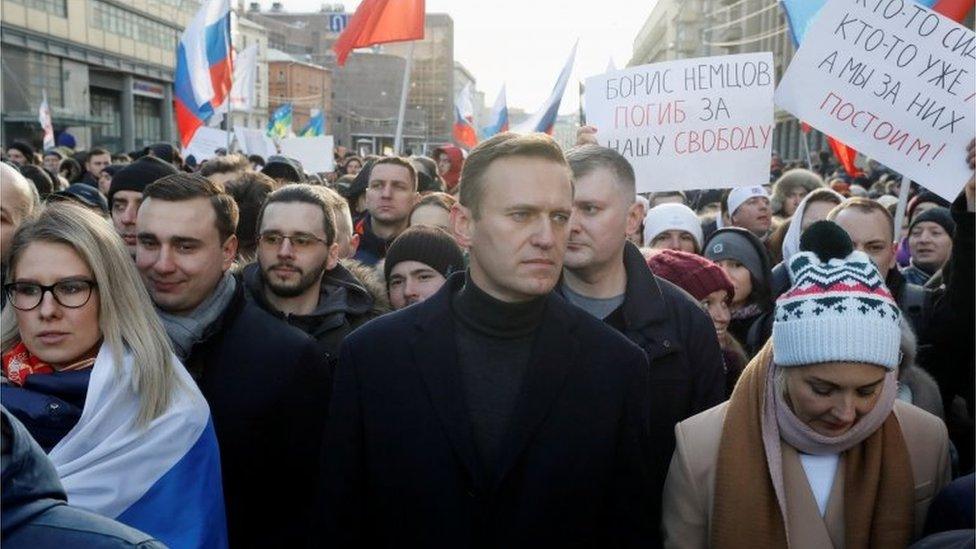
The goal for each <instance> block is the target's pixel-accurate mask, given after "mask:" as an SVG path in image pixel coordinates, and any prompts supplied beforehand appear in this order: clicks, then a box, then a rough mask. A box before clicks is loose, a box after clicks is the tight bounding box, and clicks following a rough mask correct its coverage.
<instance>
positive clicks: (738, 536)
mask: <svg viewBox="0 0 976 549" xmlns="http://www.w3.org/2000/svg"><path fill="white" fill-rule="evenodd" d="M845 235H846V233H845V232H844V231H843V230H842V229H840V228H839V227H837V226H836V225H834V224H833V223H831V222H826V221H824V222H820V223H818V224H817V225H814V226H812V227H811V228H810V229H808V231H807V233H806V234H804V240H805V241H807V242H810V245H808V246H804V249H808V250H810V251H804V252H800V253H798V254H796V255H795V256H794V257H793V258H792V259H791V260H790V264H789V267H790V273H791V277H792V279H793V282H794V283H793V286H792V288H790V290H789V291H788V292H787V293H786V294H784V295H783V296H782V297H781V298H780V299H779V300H778V301H777V303H776V313H775V324H774V329H773V338H772V340H771V341H770V342H769V343H768V344H767V345H766V346H765V347H764V348H763V350H762V352H761V353H760V354H759V355H758V356H756V358H754V359H753V361H752V362H751V363H750V364H749V365H748V366H747V367H746V369H745V371H744V372H743V373H742V376H741V377H740V378H739V383H738V384H737V385H736V387H735V390H734V391H733V393H732V397H731V399H730V400H729V401H728V402H725V403H723V404H721V405H719V406H716V407H715V408H712V409H710V410H707V411H705V412H702V413H700V414H698V415H696V416H693V417H692V418H690V419H688V420H685V421H683V422H681V423H679V424H678V426H677V427H676V428H675V433H676V438H677V447H676V450H675V453H674V457H673V459H672V460H671V468H670V470H669V472H668V478H667V482H666V483H665V488H664V514H663V529H664V535H665V546H666V547H683V548H689V547H690V548H698V547H719V548H740V547H741V548H746V547H748V548H760V549H764V548H780V547H791V548H792V549H806V548H822V547H847V548H849V549H854V548H867V547H872V548H873V547H906V546H907V545H908V544H909V543H911V542H912V541H913V540H914V539H917V538H918V536H919V534H920V533H921V531H922V527H923V522H924V517H925V514H926V511H927V509H928V506H929V502H930V501H931V499H932V497H933V496H934V495H935V494H936V493H938V491H939V489H940V488H942V486H944V485H945V484H946V483H947V482H948V479H949V473H950V471H949V444H948V437H947V434H946V428H945V425H944V424H943V423H942V422H941V421H940V420H939V419H938V418H936V417H935V416H932V415H931V414H929V413H927V412H924V411H922V410H920V409H919V408H916V407H914V406H912V405H911V404H906V403H904V402H902V401H897V400H896V398H895V396H896V393H897V390H898V389H897V381H896V379H897V369H898V365H899V344H900V339H901V322H902V319H901V313H900V312H899V310H898V307H897V305H896V304H895V301H894V299H893V298H892V296H891V294H890V293H889V292H888V289H887V288H886V287H885V286H884V282H883V281H882V280H881V277H880V275H879V274H878V270H877V268H876V267H875V266H874V264H873V263H872V262H871V260H870V258H869V257H868V256H867V255H865V254H864V253H862V252H857V251H853V245H852V244H851V242H850V239H846V238H845Z"/></svg>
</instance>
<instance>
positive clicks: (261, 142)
mask: <svg viewBox="0 0 976 549" xmlns="http://www.w3.org/2000/svg"><path fill="white" fill-rule="evenodd" d="M234 136H235V137H237V146H238V147H240V149H241V152H243V153H244V154H256V155H259V156H261V157H263V158H265V159H267V158H268V157H269V156H271V155H275V154H278V149H277V147H275V143H274V140H273V139H271V138H270V137H268V136H267V135H266V134H265V133H264V130H256V129H254V128H234Z"/></svg>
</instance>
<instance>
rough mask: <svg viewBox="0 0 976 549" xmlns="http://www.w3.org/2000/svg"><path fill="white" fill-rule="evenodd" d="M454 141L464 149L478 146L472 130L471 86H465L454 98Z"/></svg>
mask: <svg viewBox="0 0 976 549" xmlns="http://www.w3.org/2000/svg"><path fill="white" fill-rule="evenodd" d="M454 140H455V141H457V143H458V144H459V145H461V146H462V147H464V148H466V149H472V148H474V146H475V145H477V144H478V131H477V130H475V128H474V105H472V104H471V84H470V83H468V84H465V85H464V87H463V88H461V91H459V92H458V94H457V97H455V98H454Z"/></svg>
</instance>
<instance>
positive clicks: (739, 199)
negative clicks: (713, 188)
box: [725, 185, 769, 217]
mask: <svg viewBox="0 0 976 549" xmlns="http://www.w3.org/2000/svg"><path fill="white" fill-rule="evenodd" d="M754 196H762V197H764V198H765V199H766V200H769V193H768V192H766V188H765V187H763V186H762V185H755V186H753V187H736V188H734V189H732V190H731V191H730V192H729V197H728V198H727V199H726V200H725V203H726V204H727V205H728V207H729V217H731V216H732V215H733V214H734V213H735V211H736V210H738V209H739V206H741V205H742V203H743V202H745V201H746V200H749V199H750V198H752V197H754Z"/></svg>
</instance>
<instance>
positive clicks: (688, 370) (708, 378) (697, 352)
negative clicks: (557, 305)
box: [560, 242, 726, 527]
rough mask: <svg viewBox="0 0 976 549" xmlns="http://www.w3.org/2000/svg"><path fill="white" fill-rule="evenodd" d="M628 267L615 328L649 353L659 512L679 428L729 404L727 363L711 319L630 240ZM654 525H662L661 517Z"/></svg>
mask: <svg viewBox="0 0 976 549" xmlns="http://www.w3.org/2000/svg"><path fill="white" fill-rule="evenodd" d="M624 268H625V269H626V271H627V287H626V290H625V293H624V303H623V305H622V306H621V307H622V308H623V311H622V312H623V315H622V316H623V325H622V326H615V328H617V329H618V330H619V331H620V332H621V333H622V334H623V335H625V336H627V338H628V339H630V340H631V341H632V342H634V343H635V344H636V345H637V346H639V347H640V348H641V349H643V350H644V353H645V354H646V356H647V360H648V363H649V368H650V369H649V370H648V373H649V376H650V380H649V384H648V391H649V393H648V397H649V398H648V404H649V406H650V409H649V419H650V428H651V436H652V438H653V439H654V441H655V444H654V450H655V452H656V454H655V456H654V457H653V458H652V459H651V461H650V463H652V464H656V465H653V466H652V469H651V470H650V471H649V473H650V475H651V485H652V487H653V488H652V493H653V495H654V498H655V502H654V507H655V509H660V497H661V493H662V492H663V490H664V480H665V478H667V474H668V464H669V463H670V461H671V454H673V453H674V446H675V440H674V426H675V425H676V424H677V423H678V422H679V421H682V420H685V419H687V418H689V417H691V416H693V415H695V414H697V413H699V412H702V411H705V410H707V409H709V408H711V407H712V406H715V405H717V404H719V403H721V402H722V401H723V400H725V398H726V396H725V393H726V388H725V386H726V377H725V363H724V360H723V358H722V349H721V347H719V344H718V337H717V336H716V334H715V325H714V324H712V320H711V319H710V318H709V317H708V315H707V314H706V313H705V312H704V311H703V310H702V309H701V307H700V306H699V305H698V303H697V302H695V300H694V298H692V297H691V296H690V295H688V293H687V292H685V291H684V290H682V289H681V288H679V287H678V286H675V285H674V284H672V283H670V282H668V281H667V280H664V279H663V278H660V277H658V276H655V275H654V273H652V272H651V269H650V268H649V267H648V266H647V262H646V261H645V260H644V256H643V255H641V253H640V250H638V249H637V246H634V245H633V244H631V243H630V242H628V243H626V245H625V248H624ZM560 287H562V286H561V285H560ZM608 318H609V317H608ZM654 521H655V522H654V526H655V527H657V517H655V519H654Z"/></svg>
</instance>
